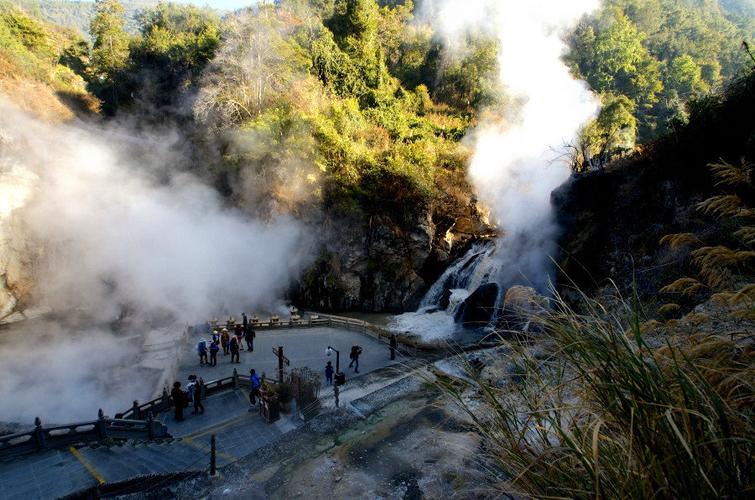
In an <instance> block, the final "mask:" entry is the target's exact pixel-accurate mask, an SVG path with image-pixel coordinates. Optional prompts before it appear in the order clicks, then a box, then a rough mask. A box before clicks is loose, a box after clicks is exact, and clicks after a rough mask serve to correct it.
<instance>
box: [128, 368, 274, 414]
mask: <svg viewBox="0 0 755 500" xmlns="http://www.w3.org/2000/svg"><path fill="white" fill-rule="evenodd" d="M265 382H267V383H271V384H275V383H277V382H276V381H275V380H272V379H269V378H266V379H265ZM199 383H201V384H202V399H204V398H206V397H207V396H211V395H213V394H217V393H219V392H223V391H227V390H229V389H240V388H244V389H249V388H250V384H251V383H250V382H249V377H246V376H241V375H239V374H238V372H237V371H236V369H235V368H234V369H233V375H230V376H228V377H224V378H219V379H216V380H211V381H209V382H205V381H204V380H202V379H201V378H200V379H199ZM172 407H173V398H172V397H171V396H170V395H169V394H168V390H167V389H163V394H162V396H160V397H158V398H155V399H153V400H151V401H147V402H146V403H144V404H139V402H138V401H134V403H133V405H132V406H131V408H129V409H128V410H126V411H124V412H122V413H116V414H115V417H116V418H119V419H137V420H138V419H140V418H144V417H145V416H147V415H149V414H152V415H155V416H157V415H158V414H159V413H163V412H166V411H170V409H171V408H172Z"/></svg>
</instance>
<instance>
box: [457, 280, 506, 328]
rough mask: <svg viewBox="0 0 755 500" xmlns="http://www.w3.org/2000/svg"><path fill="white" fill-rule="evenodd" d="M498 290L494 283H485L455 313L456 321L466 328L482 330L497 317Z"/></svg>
mask: <svg viewBox="0 0 755 500" xmlns="http://www.w3.org/2000/svg"><path fill="white" fill-rule="evenodd" d="M499 294H500V288H499V287H498V284H496V283H485V284H482V285H480V286H479V287H478V288H477V289H476V290H475V291H473V292H472V293H471V294H470V295H469V297H467V298H466V299H465V300H464V302H463V303H462V304H461V305H460V306H459V309H458V310H457V311H456V318H455V319H456V321H457V322H461V323H462V324H463V325H464V326H465V327H467V328H484V327H486V326H488V325H489V324H490V322H491V321H493V320H494V319H495V318H496V317H497V316H498V309H497V308H498V296H499Z"/></svg>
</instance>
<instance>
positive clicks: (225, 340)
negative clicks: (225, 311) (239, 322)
mask: <svg viewBox="0 0 755 500" xmlns="http://www.w3.org/2000/svg"><path fill="white" fill-rule="evenodd" d="M230 341H231V336H230V335H228V328H223V332H222V333H221V334H220V345H222V346H223V356H228V347H229V345H230Z"/></svg>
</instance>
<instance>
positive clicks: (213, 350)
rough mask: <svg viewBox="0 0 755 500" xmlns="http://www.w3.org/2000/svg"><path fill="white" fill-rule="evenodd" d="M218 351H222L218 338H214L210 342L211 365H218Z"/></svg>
mask: <svg viewBox="0 0 755 500" xmlns="http://www.w3.org/2000/svg"><path fill="white" fill-rule="evenodd" d="M218 351H220V346H219V345H218V340H217V339H213V340H212V344H210V366H218Z"/></svg>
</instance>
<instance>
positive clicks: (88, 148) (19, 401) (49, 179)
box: [0, 101, 308, 421]
mask: <svg viewBox="0 0 755 500" xmlns="http://www.w3.org/2000/svg"><path fill="white" fill-rule="evenodd" d="M178 145H180V137H179V136H178V135H177V134H175V133H157V134H156V133H154V132H152V133H150V134H148V135H147V134H145V135H140V134H136V133H135V132H132V131H131V130H130V129H129V128H126V127H88V126H84V125H83V124H76V125H57V126H55V125H48V124H44V123H42V122H40V121H38V120H37V119H35V118H33V117H31V116H28V115H26V114H24V113H22V112H21V111H19V110H17V109H15V108H14V107H13V106H12V105H10V104H8V103H6V102H2V101H0V189H2V190H3V192H0V199H2V200H7V201H6V202H4V203H0V209H2V210H0V238H3V239H8V238H16V239H25V240H26V241H27V242H29V241H31V242H33V245H34V246H35V247H37V248H42V249H44V252H42V254H43V255H44V258H43V259H42V261H41V262H38V263H37V274H38V275H37V276H36V277H35V278H36V279H35V280H34V281H35V282H36V291H35V293H34V296H35V298H36V299H37V300H38V301H39V303H41V304H42V305H45V306H47V307H50V308H52V309H53V310H54V311H58V312H67V311H71V310H76V311H79V312H84V313H85V315H86V317H87V318H90V319H89V320H88V325H89V326H87V325H84V326H82V327H81V328H80V329H79V328H77V331H70V330H69V331H67V330H66V327H62V326H60V325H55V326H53V325H43V326H40V325H39V324H37V326H35V327H34V328H36V330H35V331H33V332H31V331H30V332H27V334H25V335H26V336H25V337H24V338H23V339H21V338H19V336H18V335H17V334H14V335H13V338H14V340H13V341H12V342H10V341H8V340H6V339H0V340H2V342H0V397H1V398H2V399H3V401H4V404H3V405H0V408H1V409H0V420H17V419H21V418H23V420H24V421H29V418H33V416H35V415H41V416H45V417H46V418H47V419H48V421H49V419H55V420H56V421H61V420H67V419H70V418H74V417H75V418H78V417H87V418H91V417H93V416H94V415H96V411H97V408H98V407H99V406H104V407H105V409H106V410H107V411H108V412H112V411H114V410H115V409H120V407H122V406H124V405H125V406H126V407H127V406H128V402H129V401H131V400H132V399H134V398H135V397H142V396H141V394H145V393H146V394H151V393H152V392H153V390H154V386H152V387H148V388H147V390H146V391H145V390H144V387H143V384H142V382H144V383H146V384H148V383H149V381H142V380H141V376H142V374H141V373H140V371H139V368H138V364H139V362H140V358H139V356H140V355H139V352H140V348H141V344H140V340H141V338H143V337H144V336H145V335H146V334H148V333H149V331H150V327H147V326H146V325H147V324H154V321H152V322H151V323H150V321H149V320H148V319H149V318H152V319H153V318H154V317H155V313H159V315H160V316H161V317H173V318H175V320H176V328H180V326H182V325H186V324H191V323H194V322H199V321H204V320H206V319H208V318H209V317H210V316H211V315H213V314H216V313H217V312H218V311H219V310H221V309H223V310H227V311H229V312H230V313H233V314H235V315H239V314H240V313H241V311H243V310H246V311H250V310H252V309H254V308H259V309H257V310H260V309H261V308H269V307H271V306H272V305H274V304H275V303H276V301H277V300H279V298H280V297H281V296H282V293H283V291H284V290H285V289H286V287H287V286H288V285H289V283H290V280H291V279H292V277H294V276H295V275H296V274H297V273H298V272H299V270H300V269H301V268H302V266H303V265H304V264H306V261H307V257H306V252H307V249H308V245H307V243H306V242H305V241H304V240H303V236H304V234H303V231H302V230H301V228H300V227H299V225H298V224H297V223H296V222H294V221H293V220H291V219H289V218H285V217H281V218H279V219H277V220H273V221H264V222H263V221H259V220H254V219H252V218H250V217H249V216H247V215H244V214H242V213H239V212H237V211H234V210H232V209H229V208H227V207H224V205H223V203H222V200H221V199H220V198H219V196H218V195H217V194H216V192H215V191H214V190H213V189H211V188H210V187H208V186H206V185H204V184H203V183H201V182H199V181H198V180H197V179H196V178H195V177H193V176H192V175H189V174H187V173H178V172H177V171H175V170H174V169H173V166H174V165H176V164H180V163H182V162H188V161H190V159H189V158H185V157H183V156H182V154H181V153H180V152H177V151H180V149H181V148H180V147H178ZM3 178H6V180H8V182H2V179H3ZM19 178H20V179H24V182H23V183H17V182H11V181H12V180H13V179H19ZM11 216H12V217H13V218H14V221H15V222H16V223H14V227H15V228H18V227H21V228H23V234H12V235H11V234H7V227H8V225H7V224H5V223H4V222H7V221H8V220H9V218H10V217H11ZM18 221H20V222H21V223H20V224H18ZM3 231H6V234H3ZM124 306H125V307H126V308H127V309H128V310H130V311H133V312H132V315H133V321H132V322H131V323H130V324H131V325H135V326H134V330H136V331H134V330H129V331H127V332H122V333H121V334H119V335H115V334H113V333H111V332H110V331H109V329H108V328H106V327H104V328H103V327H97V326H96V325H103V324H107V323H108V322H111V321H113V320H115V319H116V318H117V317H118V315H119V314H120V313H121V312H122V311H123V310H124ZM139 325H141V326H139ZM162 326H164V322H163V325H162ZM29 328H32V327H31V326H30V327H29ZM40 328H41V329H43V330H44V331H39V329H40ZM4 334H5V332H0V335H4ZM126 337H131V338H130V340H128V341H126V340H124V338H126ZM152 378H153V379H154V374H152ZM38 381H45V382H44V383H40V382H38ZM151 383H152V384H154V380H152V381H151ZM118 388H121V389H122V391H119V390H118ZM137 388H138V389H141V391H144V392H141V393H138V392H135V391H136V390H137ZM72 401H76V403H75V404H72V403H71V402H72ZM110 402H112V403H113V405H116V404H117V406H116V407H115V408H113V407H108V406H107V405H108V403H110ZM118 402H119V403H118ZM32 412H34V413H32ZM111 414H112V413H111Z"/></svg>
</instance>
